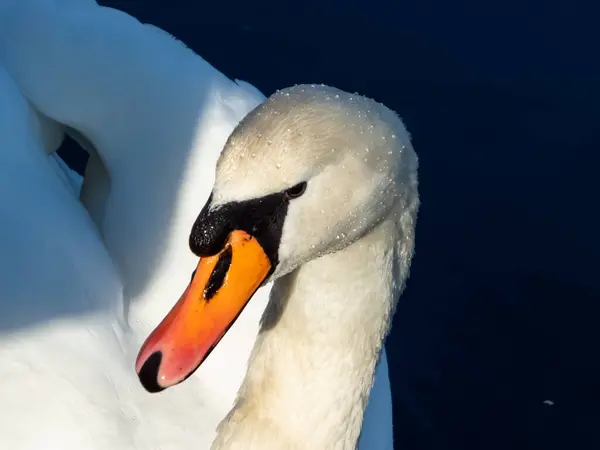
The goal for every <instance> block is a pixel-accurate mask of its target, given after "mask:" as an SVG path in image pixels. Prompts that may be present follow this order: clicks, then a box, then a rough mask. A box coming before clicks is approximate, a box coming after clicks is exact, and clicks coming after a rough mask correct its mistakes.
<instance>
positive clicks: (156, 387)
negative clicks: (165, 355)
mask: <svg viewBox="0 0 600 450" xmlns="http://www.w3.org/2000/svg"><path fill="white" fill-rule="evenodd" d="M161 361H162V353H161V352H160V351H156V352H154V353H152V354H151V355H150V356H149V357H148V359H146V361H145V362H144V363H143V364H142V367H141V368H140V369H139V371H138V378H139V379H140V383H141V384H142V386H143V387H144V389H146V390H147V391H148V392H150V393H151V394H155V393H157V392H161V391H164V390H165V389H166V388H165V387H163V386H161V385H160V384H159V382H158V372H159V370H160V363H161Z"/></svg>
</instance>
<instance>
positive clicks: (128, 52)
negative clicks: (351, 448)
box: [0, 1, 392, 450]
mask: <svg viewBox="0 0 600 450" xmlns="http://www.w3.org/2000/svg"><path fill="white" fill-rule="evenodd" d="M0 24H1V26H0V57H1V58H2V60H3V61H4V62H5V64H6V66H7V67H8V68H9V69H10V71H11V74H12V75H13V76H14V78H15V79H16V80H17V82H18V84H19V87H20V88H21V90H22V92H23V93H24V94H25V95H26V96H27V98H28V99H29V100H30V101H31V102H32V103H33V104H34V105H35V107H36V108H38V109H39V110H41V111H43V112H44V113H45V114H47V115H48V116H49V117H52V118H53V119H55V120H57V121H59V122H62V123H64V124H66V125H67V126H69V127H72V128H73V129H74V130H76V131H77V132H78V133H81V135H82V136H84V137H85V139H86V140H87V141H89V142H91V143H92V144H93V146H94V147H95V148H96V149H97V150H98V152H99V154H100V157H101V158H102V162H103V163H104V165H105V166H106V167H107V169H108V172H109V173H110V178H111V179H110V182H111V186H110V189H111V190H110V196H109V197H108V198H105V195H103V192H102V191H104V190H105V187H106V186H105V185H104V183H105V181H106V180H102V177H100V181H99V182H97V183H95V182H94V181H93V180H92V182H91V183H90V178H93V177H86V178H87V179H86V182H85V183H84V190H86V188H87V190H88V191H89V192H90V193H91V194H92V195H91V200H89V203H88V205H87V206H88V207H89V208H90V209H92V210H94V211H96V213H95V214H94V217H95V219H96V221H97V223H98V225H99V228H100V229H101V231H102V234H103V236H104V239H105V244H106V247H107V248H108V251H109V253H110V255H111V257H112V258H113V260H114V261H115V262H116V264H117V265H118V268H119V272H120V275H121V278H122V279H123V281H124V284H125V293H124V300H123V302H124V312H125V313H126V314H127V315H128V317H127V319H128V322H129V324H130V328H129V329H126V330H125V331H126V332H127V333H126V334H125V335H124V336H123V337H122V340H121V342H120V344H121V345H122V353H121V354H120V353H119V352H118V351H116V350H114V349H113V348H112V347H111V346H109V347H108V348H105V349H104V350H103V351H100V350H98V349H95V350H94V351H96V353H98V354H102V355H104V356H105V357H106V358H105V363H104V364H102V365H101V364H98V363H96V364H95V365H93V364H92V365H91V366H90V367H89V369H90V370H96V371H97V374H98V375H99V376H101V377H104V378H108V379H110V380H111V383H112V385H113V386H112V387H113V389H112V391H110V392H109V393H108V395H107V394H106V393H105V395H101V397H102V399H103V400H102V401H101V402H99V404H101V405H104V406H102V407H101V408H99V409H98V410H93V408H92V407H91V406H89V405H88V408H91V410H90V411H87V410H86V408H84V407H83V406H80V405H79V406H78V405H71V404H69V403H60V402H59V404H56V400H55V399H56V397H53V396H52V395H51V392H57V395H58V396H60V395H61V390H60V388H59V387H57V386H56V385H54V384H53V383H52V382H51V380H48V379H40V380H38V384H39V385H40V386H46V392H47V395H46V397H39V401H40V402H41V401H44V402H51V403H52V404H54V405H55V406H54V407H55V408H57V410H58V411H57V412H56V413H55V416H56V417H62V416H61V414H58V412H59V411H63V412H64V413H65V414H64V417H67V412H68V413H69V414H74V415H75V416H77V417H79V420H80V421H81V424H79V425H78V427H77V431H85V430H87V431H88V433H89V435H90V443H88V444H87V445H84V446H83V448H86V449H95V448H98V449H103V448H107V447H106V446H103V445H102V443H103V442H106V441H105V440H103V439H102V437H104V436H106V435H108V436H111V437H112V438H113V440H112V441H111V446H110V448H111V449H121V448H136V449H138V448H139V449H146V448H154V447H160V448H165V449H176V450H187V449H189V448H208V446H209V445H210V443H211V442H212V440H213V438H214V436H215V434H214V429H215V427H216V425H217V424H218V423H219V422H220V421H221V419H222V418H223V417H224V415H225V414H226V413H227V411H228V410H229V409H230V408H231V406H232V404H233V401H234V398H235V394H236V392H237V390H238V388H239V385H240V383H241V381H242V378H243V375H244V373H245V372H246V362H247V359H248V355H249V353H250V350H251V347H252V345H253V343H254V339H255V336H256V333H257V329H258V321H259V318H260V316H261V314H262V312H263V309H264V307H265V305H266V301H267V298H268V293H269V290H270V285H267V286H265V287H264V288H261V289H260V290H259V291H258V292H257V293H256V295H255V297H254V298H253V301H252V303H251V304H250V305H249V306H248V307H247V308H246V310H245V311H244V313H243V314H242V315H241V316H240V318H239V319H238V321H237V323H236V325H235V326H233V327H232V328H231V330H230V332H229V333H228V334H227V335H226V336H225V337H224V338H223V339H222V341H221V343H220V344H219V347H218V348H217V349H216V350H215V351H214V352H213V354H212V355H211V357H210V358H208V359H207V360H206V362H205V363H204V364H203V366H202V367H201V368H200V369H199V370H198V371H197V372H196V374H195V376H193V377H191V378H190V379H189V380H188V381H187V382H186V383H184V384H183V385H181V386H180V387H178V388H177V389H173V390H169V391H167V392H165V393H163V394H161V395H160V396H158V397H157V396H150V395H148V394H147V393H145V392H144V391H143V390H142V389H141V388H140V387H139V385H138V384H137V380H135V376H133V377H131V378H129V377H128V376H127V375H128V373H123V370H122V369H123V368H127V365H128V364H131V363H132V361H133V360H134V358H135V353H136V352H137V349H138V348H139V345H140V344H141V343H142V341H143V339H144V337H145V336H146V335H147V333H149V332H150V331H151V329H152V328H153V327H154V326H155V325H156V323H158V321H159V320H160V318H161V317H162V316H163V315H164V314H165V312H166V310H167V309H168V308H169V307H170V304H171V301H172V299H173V298H174V297H175V296H177V295H178V294H179V293H180V290H181V286H183V285H185V284H186V283H187V282H188V280H189V272H190V271H191V269H192V268H193V267H194V266H195V265H196V262H195V261H194V257H193V255H192V254H190V252H189V249H188V247H187V236H188V234H189V229H190V227H191V224H192V223H193V222H194V219H195V216H196V215H197V205H199V204H202V203H204V202H205V201H206V198H207V197H208V195H209V192H210V190H211V187H212V184H213V181H214V167H215V164H216V160H217V157H218V155H219V152H220V151H221V149H222V147H223V144H224V143H225V141H226V139H227V137H228V135H229V134H230V133H231V130H232V129H233V127H234V126H235V125H236V124H237V123H238V121H239V120H240V119H241V118H242V117H243V116H244V115H245V114H246V113H247V112H248V111H250V110H251V109H252V108H253V107H255V106H256V105H257V104H258V103H260V102H261V101H262V100H263V99H264V97H263V96H262V94H260V93H259V92H258V91H257V90H256V89H255V88H253V87H252V86H250V85H248V84H247V83H243V82H237V83H233V82H231V81H230V80H229V79H227V78H226V77H225V76H224V75H222V74H221V73H219V72H218V71H216V70H215V69H214V68H213V67H211V66H210V65H209V64H207V63H206V62H205V61H204V60H202V59H201V58H200V57H198V56H196V55H195V54H193V52H191V51H189V50H188V49H186V48H185V47H184V46H183V45H181V44H180V43H179V42H177V41H175V40H174V39H173V38H171V36H169V35H168V34H167V33H165V32H163V31H162V30H159V29H156V28H154V27H150V26H144V25H142V24H140V23H139V22H137V21H136V20H134V19H133V18H131V17H130V16H128V15H126V14H123V13H121V12H119V11H116V10H113V9H111V8H101V7H96V6H94V5H85V7H81V8H77V5H72V6H70V8H69V9H64V8H62V9H61V8H60V7H58V6H56V5H54V4H51V3H48V2H37V1H28V2H27V1H23V2H16V3H15V4H14V5H11V7H10V8H7V9H6V10H4V11H3V12H2V14H0ZM109 68H110V69H109ZM167 150H168V151H167ZM86 183H87V186H86V185H85V184H86ZM99 191H100V194H99V195H96V196H94V195H95V194H97V193H98V192H99ZM104 201H105V204H104ZM115 303H116V304H119V302H117V301H115ZM103 323H104V324H105V325H107V326H109V328H110V327H114V328H116V329H117V330H119V327H118V325H115V323H117V321H116V319H105V321H104V322H103ZM73 326H75V325H73ZM65 328H68V327H65ZM81 328H82V329H84V330H85V324H83V325H82V326H81ZM42 337H43V333H42V332H40V339H42ZM18 349H19V348H18V346H17V347H15V350H18ZM85 350H86V348H85V347H83V346H82V347H81V349H80V351H85ZM43 351H44V346H43V343H40V350H39V352H40V354H42V353H43ZM106 360H109V361H111V362H112V365H110V364H108V363H106ZM114 366H117V367H114ZM49 367H50V365H49ZM59 369H60V370H64V371H66V372H68V371H69V370H70V369H71V368H70V366H66V367H60V368H59ZM54 370H55V371H56V370H57V369H56V368H55V369H54ZM131 375H133V374H131ZM90 379H93V377H90ZM133 381H135V383H133ZM70 383H71V385H72V386H74V387H75V388H76V389H79V390H80V391H81V395H88V396H89V397H90V398H91V399H95V395H96V394H95V392H93V388H92V387H90V386H92V383H91V382H90V383H85V382H82V381H81V380H79V379H78V378H77V377H74V378H72V379H70ZM78 383H79V384H78ZM12 388H13V390H15V391H16V392H19V385H18V384H17V383H13V385H12ZM39 389H44V388H43V387H40V388H39ZM98 391H99V392H102V390H101V389H100V390H98ZM59 398H60V397H59ZM90 401H92V400H90ZM36 404H37V401H35V400H32V401H31V404H30V405H29V406H30V407H32V408H33V407H35V406H36ZM77 408H80V409H77ZM114 409H117V410H118V409H121V411H117V412H116V413H114V414H113V413H110V414H109V413H106V417H104V419H103V420H99V419H98V418H97V417H96V416H95V413H100V411H104V412H106V411H113V410H114ZM92 413H94V414H92ZM369 417H370V418H371V419H369ZM40 420H41V419H40ZM28 423H30V424H33V425H34V426H35V421H33V422H32V421H31V420H29V421H28ZM54 429H55V436H60V434H61V433H62V434H63V441H60V439H58V437H57V440H56V442H57V443H59V444H60V445H58V447H59V448H61V449H63V450H64V449H67V448H70V447H69V445H70V444H68V443H70V442H71V440H69V439H68V436H67V435H68V434H69V433H72V432H73V425H72V420H71V421H68V420H64V421H60V420H57V421H56V423H55V424H54ZM107 430H108V431H107ZM42 434H43V433H42ZM40 439H41V437H40ZM391 439H392V437H391V404H390V390H389V380H388V375H387V364H386V360H385V352H384V353H382V359H381V362H380V364H379V365H378V367H377V377H376V382H375V385H374V388H373V390H372V395H371V398H370V401H369V407H368V408H367V411H366V415H365V422H364V426H363V430H362V435H361V441H360V445H361V448H368V449H379V448H381V449H384V448H386V449H387V448H390V447H391V445H392V444H391ZM15 442H18V440H15ZM65 442H67V444H65ZM73 442H75V441H73ZM94 445H96V446H94ZM11 448H15V449H19V448H23V447H19V446H18V445H13V446H12V447H11ZM25 448H29V447H25ZM33 448H35V447H33ZM42 448H44V450H45V449H46V448H47V447H46V446H42Z"/></svg>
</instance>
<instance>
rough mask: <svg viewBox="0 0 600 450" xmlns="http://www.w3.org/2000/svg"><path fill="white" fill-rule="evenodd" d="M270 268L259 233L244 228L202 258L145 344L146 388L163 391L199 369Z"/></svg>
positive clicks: (141, 367) (139, 368) (140, 370)
mask: <svg viewBox="0 0 600 450" xmlns="http://www.w3.org/2000/svg"><path fill="white" fill-rule="evenodd" d="M270 270H271V262H270V260H269V258H268V257H267V255H266V253H265V251H264V250H263V248H262V247H261V245H260V244H259V243H258V241H257V240H256V238H254V237H252V236H250V235H249V234H248V233H246V232H245V231H241V230H236V231H233V232H232V233H231V234H230V235H229V237H228V239H227V242H226V244H225V247H224V248H223V250H221V252H219V253H218V254H217V255H215V256H210V257H207V258H201V259H200V262H199V263H198V267H197V269H196V271H195V272H194V275H193V276H192V280H191V282H190V284H189V285H188V287H187V288H186V290H185V292H184V293H183V295H182V296H181V298H180V299H179V301H178V302H177V303H176V304H175V306H174V307H173V309H171V311H170V312H169V314H167V316H166V317H165V318H164V319H163V321H162V322H161V323H160V325H158V327H156V329H155V330H154V331H153V332H152V333H151V334H150V336H148V338H147V339H146V342H144V344H143V345H142V348H141V349H140V352H139V354H138V357H137V360H136V366H135V369H136V372H137V374H138V376H139V379H140V382H141V383H142V385H143V386H144V388H146V390H148V391H149V392H159V391H162V390H163V389H166V388H168V387H170V386H173V385H175V384H178V383H181V382H182V381H184V380H185V379H186V378H188V377H189V376H190V375H191V374H192V373H194V371H195V370H196V369H197V368H198V367H199V366H200V364H201V363H202V362H203V361H204V359H206V357H207V356H208V355H209V353H210V352H211V350H212V349H213V348H214V347H215V346H216V345H217V344H218V343H219V341H220V339H221V338H222V337H223V335H224V334H225V333H226V332H227V330H228V329H229V327H230V326H231V325H232V324H233V322H235V320H236V319H237V317H238V316H239V314H240V313H241V312H242V310H243V309H244V307H245V306H246V304H247V303H248V301H249V300H250V298H251V297H252V296H253V295H254V292H256V290H257V289H258V288H259V287H260V285H261V284H262V283H263V281H264V280H265V279H266V278H267V276H268V275H269V273H270Z"/></svg>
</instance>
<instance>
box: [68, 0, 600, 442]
mask: <svg viewBox="0 0 600 450" xmlns="http://www.w3.org/2000/svg"><path fill="white" fill-rule="evenodd" d="M101 3H103V4H110V5H111V6H116V7H118V8H119V9H122V10H125V11H127V12H128V13H130V14H132V15H134V16H136V17H137V18H138V19H140V20H141V21H143V22H150V23H152V24H155V25H158V26H160V27H161V28H164V29H165V30H167V31H169V32H171V33H172V34H173V35H175V36H176V37H178V38H179V39H181V40H182V41H184V42H185V43H186V44H187V45H188V46H190V47H191V48H193V49H194V50H195V51H196V52H197V53H199V54H200V55H202V56H203V57H204V58H205V59H207V60H208V61H209V62H210V63H212V64H213V65H215V66H216V67H217V68H218V69H219V70H221V71H223V72H224V73H225V74H226V75H228V76H230V77H236V78H241V79H243V80H246V81H249V82H251V83H252V84H254V85H255V86H257V87H258V88H259V89H260V90H262V91H263V92H264V93H265V94H267V95H268V94H271V93H272V92H273V91H274V90H275V89H277V88H283V87H286V86H289V85H292V84H297V83H326V84H331V85H334V86H336V87H339V88H341V89H344V90H348V91H352V92H354V91H358V92H359V93H361V94H365V95H368V96H370V97H374V98H375V99H377V100H379V101H381V102H383V103H385V104H386V105H388V106H389V107H391V108H393V109H395V110H396V111H397V112H398V113H399V114H400V115H401V116H402V117H403V118H404V120H405V122H406V124H407V126H408V129H409V131H410V132H411V134H412V135H413V143H414V146H415V149H416V150H417V152H418V153H419V156H420V161H421V169H420V179H421V184H420V187H421V195H422V208H421V213H420V217H419V221H418V230H417V231H418V232H417V255H416V257H415V260H414V265H413V270H412V276H411V278H410V280H409V283H408V288H407V290H406V293H405V295H404V296H403V297H402V299H401V301H400V306H399V308H398V312H397V315H396V318H395V320H394V326H393V331H392V334H391V336H390V337H389V339H388V341H387V349H388V356H389V360H390V366H391V369H390V370H391V379H392V391H393V399H394V415H395V416H394V422H395V436H396V448H397V449H402V450H404V449H406V450H417V449H435V450H442V449H444V450H445V449H448V450H449V449H452V450H471V449H473V450H476V449H477V450H479V449H481V450H495V449H498V450H508V449H540V450H542V449H543V450H551V449H561V450H562V449H571V448H573V449H578V450H586V449H594V448H596V449H598V448H600V432H599V430H600V407H599V403H600V359H599V357H598V353H599V352H598V344H599V343H600V327H598V321H599V320H600V287H599V286H598V284H597V283H596V282H595V281H593V280H595V279H597V278H596V277H597V272H598V268H599V264H598V263H599V260H600V258H599V254H600V239H599V238H598V230H600V217H599V216H598V215H597V214H595V209H596V207H597V206H596V204H597V198H598V192H599V191H598V182H597V181H596V179H595V175H596V174H597V173H598V167H599V162H600V155H599V148H600V129H599V128H598V125H597V122H598V118H599V116H600V115H599V113H600V58H598V50H597V49H598V42H600V29H599V28H598V27H597V26H596V25H597V20H598V17H600V15H599V13H600V6H594V5H593V4H592V2H587V3H585V2H583V1H571V2H568V3H567V2H562V3H561V2H558V1H550V2H546V1H541V0H534V1H529V2H523V1H517V0H505V1H498V0H494V1H492V2H480V1H476V0H463V1H458V2H456V1H455V2H448V1H446V0H405V1H404V0H403V1H400V0H393V1H392V0H387V1H384V0H370V1H367V0H352V1H342V0H321V1H319V2H317V1H315V0H309V1H302V2H300V1H296V2H289V3H287V2H282V1H273V0H254V1H246V2H238V1H233V2H232V1H226V2H216V3H214V4H209V2H202V1H199V0H194V1H192V0H177V1H176V0H132V1H127V0H121V1H118V0H114V1H110V2H108V1H105V2H101ZM66 158H68V159H69V160H70V161H71V163H72V164H73V165H75V166H77V165H79V166H81V165H82V163H83V160H82V158H81V155H73V154H69V153H68V151H67V154H66Z"/></svg>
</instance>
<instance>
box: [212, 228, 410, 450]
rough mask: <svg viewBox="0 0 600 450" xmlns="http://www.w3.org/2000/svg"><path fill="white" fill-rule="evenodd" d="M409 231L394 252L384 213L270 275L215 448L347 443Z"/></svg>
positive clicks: (357, 420) (350, 445)
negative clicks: (332, 248) (361, 231)
mask: <svg viewBox="0 0 600 450" xmlns="http://www.w3.org/2000/svg"><path fill="white" fill-rule="evenodd" d="M407 239H409V240H410V242H409V243H408V248H409V249H410V251H409V252H408V253H406V252H405V254H404V255H399V254H398V249H399V248H398V247H397V243H398V236H397V233H396V232H395V224H393V223H392V221H386V222H384V223H382V224H381V225H379V226H378V227H377V228H376V229H375V230H373V231H372V232H371V233H370V234H369V235H368V236H366V237H365V238H363V239H361V240H359V241H357V242H355V243H354V244H352V245H350V246H349V247H346V248H345V249H344V250H342V251H340V252H337V253H333V254H329V255H326V256H324V257H321V258H319V259H316V260H313V261H311V262H309V263H307V264H305V265H303V266H302V267H301V268H300V269H298V270H297V271H295V272H293V273H292V274H289V275H287V276H285V277H283V278H282V279H280V280H278V281H277V282H276V283H275V286H274V287H273V290H272V291H271V301H270V304H269V307H268V308H267V310H266V312H265V316H264V317H263V324H262V330H261V333H260V335H259V338H258V340H257V343H256V345H255V347H254V349H253V353H252V357H251V362H250V365H249V368H248V372H247V375H246V378H245V380H244V383H243V385H242V388H241V389H240V392H239V397H238V401H237V403H236V406H235V407H234V409H233V410H232V412H231V413H230V415H229V416H228V417H227V418H226V419H225V420H224V421H223V423H222V424H221V426H220V429H219V436H218V437H217V440H216V441H215V443H214V444H213V450H221V449H238V448H239V449H242V448H243V449H247V450H250V449H257V450H258V449H262V450H270V449H282V448H290V449H292V448H294V449H295V448H302V449H304V448H306V449H317V448H319V449H320V448H323V449H324V448H327V449H354V448H355V446H356V442H357V439H358V437H359V434H360V430H361V426H362V420H363V413H364V409H365V407H366V404H367V400H368V396H369V392H370V390H371V386H372V383H373V375H374V371H375V365H376V363H377V361H378V358H379V355H380V351H381V349H382V346H383V340H384V337H385V335H386V333H387V331H388V326H389V321H390V318H391V313H392V310H393V307H394V305H395V302H396V299H397V298H398V295H399V290H400V288H401V286H402V285H403V281H404V280H403V279H401V280H398V279H396V278H397V276H403V275H402V274H404V276H405V275H406V272H407V268H408V262H409V261H408V259H410V256H411V255H412V234H411V235H410V236H408V237H407ZM402 258H405V259H404V260H402ZM406 258H408V259H406ZM398 262H400V264H401V265H402V266H403V267H402V269H401V271H400V272H398V273H395V268H396V267H397V266H396V264H397V263H398Z"/></svg>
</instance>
